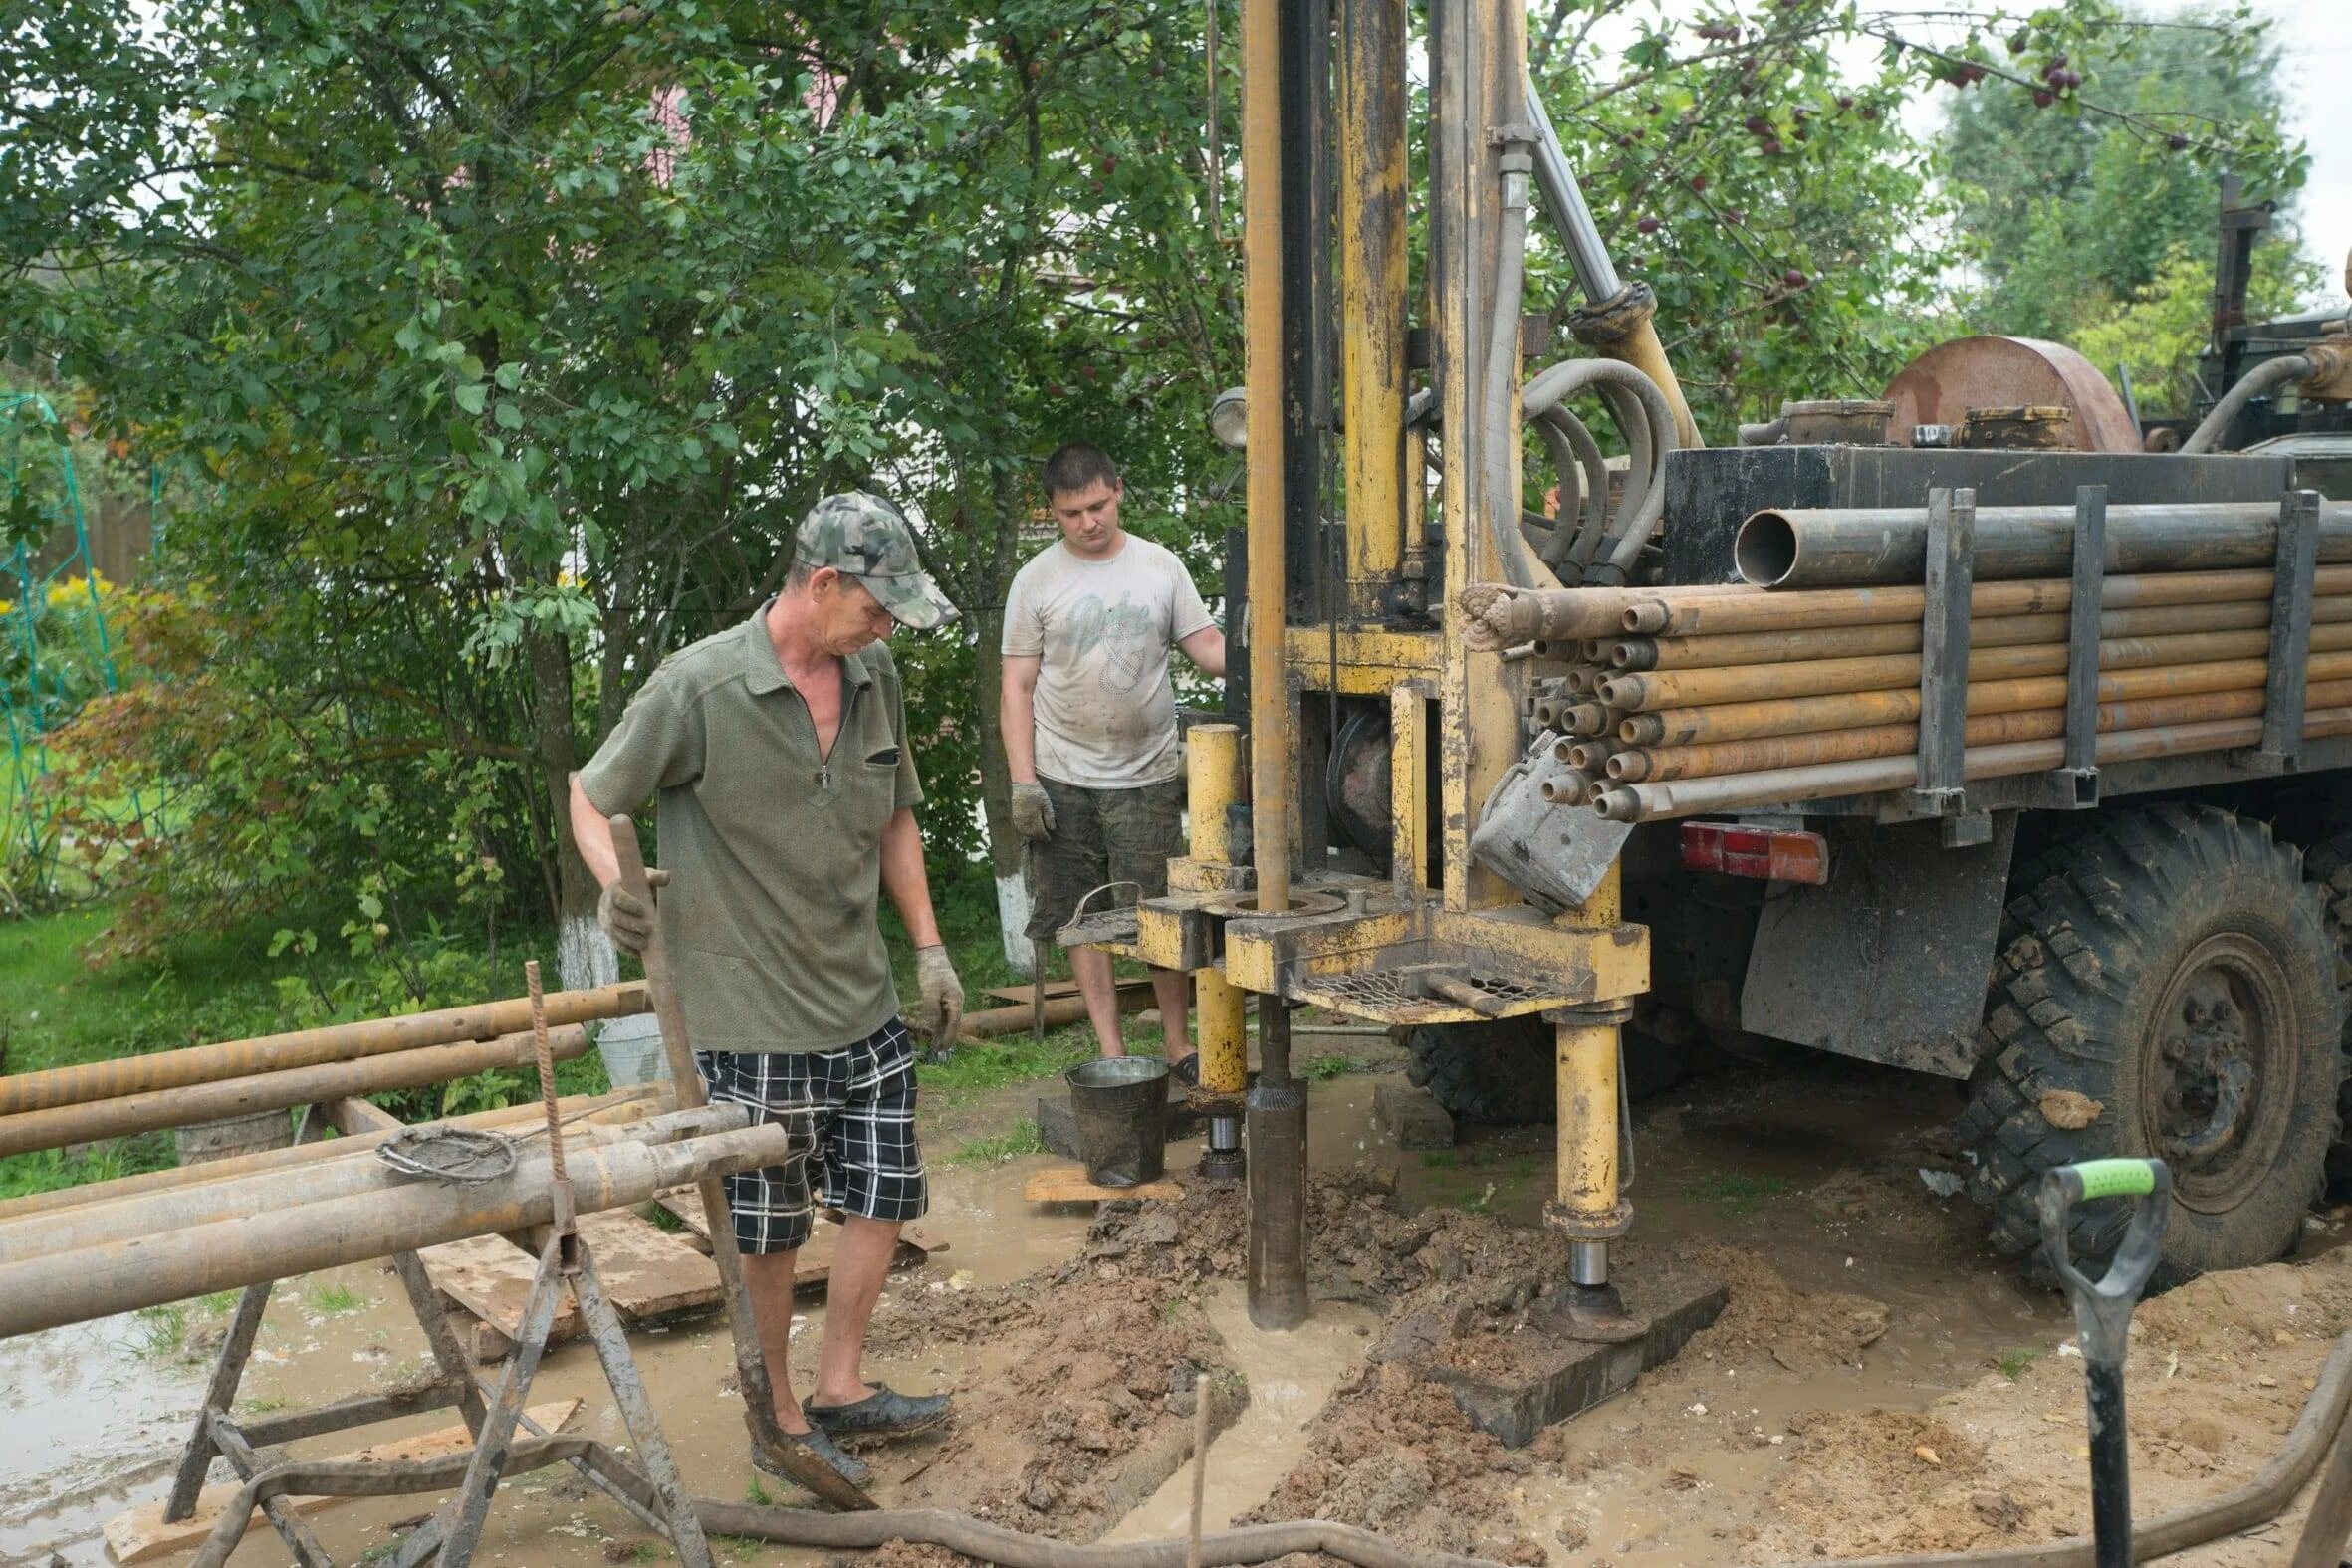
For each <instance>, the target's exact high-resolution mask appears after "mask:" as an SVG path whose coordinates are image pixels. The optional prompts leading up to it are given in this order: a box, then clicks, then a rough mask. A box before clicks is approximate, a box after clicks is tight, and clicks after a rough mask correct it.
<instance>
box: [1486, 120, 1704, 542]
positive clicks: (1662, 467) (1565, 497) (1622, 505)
mask: <svg viewBox="0 0 2352 1568" xmlns="http://www.w3.org/2000/svg"><path fill="white" fill-rule="evenodd" d="M1528 165H1529V159H1528V157H1527V154H1525V153H1524V152H1511V153H1506V154H1505V157H1504V164H1503V221H1502V231H1503V232H1502V236H1501V238H1502V244H1501V246H1500V249H1499V251H1498V254H1497V257H1496V262H1495V291H1494V296H1493V310H1494V316H1493V319H1492V322H1491V324H1490V329H1489V336H1488V341H1487V367H1486V368H1487V375H1486V386H1485V395H1484V398H1483V400H1482V404H1481V408H1480V416H1481V422H1482V424H1483V427H1484V430H1485V434H1486V438H1487V449H1486V450H1487V458H1486V475H1485V478H1486V498H1485V511H1486V514H1487V528H1488V533H1489V536H1490V538H1491V539H1492V541H1493V545H1494V550H1495V558H1496V563H1497V564H1498V565H1499V566H1500V567H1501V568H1502V572H1503V578H1504V580H1505V581H1506V582H1508V583H1510V584H1511V585H1512V586H1513V587H1518V588H1532V587H1534V586H1536V585H1537V582H1538V578H1537V575H1536V568H1535V564H1534V562H1533V560H1530V559H1529V553H1528V547H1527V542H1526V540H1525V539H1524V538H1523V537H1522V535H1521V533H1520V529H1519V518H1518V516H1517V509H1516V508H1513V507H1512V506H1510V505H1509V504H1508V498H1509V497H1510V496H1511V494H1512V492H1513V489H1514V486H1513V485H1512V477H1513V476H1512V458H1513V453H1514V451H1515V445H1514V443H1513V442H1512V440H1511V428H1510V423H1511V394H1512V387H1513V383H1514V380H1515V378H1516V377H1517V376H1518V374H1519V361H1520V352H1519V320H1520V296H1521V291H1522V289H1523V286H1524V285H1525V283H1526V277H1527V272H1526V265H1527V239H1528ZM1586 389H1592V390H1596V391H1597V392H1598V393H1599V394H1600V397H1601V401H1602V403H1603V404H1604V405H1605V406H1606V407H1607V408H1608V410H1609V414H1610V417H1611V418H1613V419H1614V420H1615V421H1616V424H1617V427H1618V429H1619V431H1620V432H1621V433H1622V434H1623V435H1624V437H1625V446H1626V451H1627V453H1628V455H1629V459H1630V461H1629V465H1628V468H1627V471H1626V476H1625V489H1624V494H1623V497H1622V498H1621V499H1620V500H1619V502H1618V504H1617V507H1616V509H1615V515H1614V518H1613V519H1612V518H1611V517H1610V513H1609V507H1608V469H1607V466H1606V464H1605V463H1603V462H1602V461H1601V460H1600V446H1599V443H1598V442H1596V441H1594V440H1593V438H1592V432H1591V431H1590V430H1589V429H1587V428H1586V427H1585V425H1584V423H1583V421H1582V420H1580V419H1578V418H1577V417H1576V416H1575V414H1573V413H1571V412H1570V411H1568V409H1567V408H1565V407H1563V406H1562V404H1563V403H1564V402H1565V400H1566V399H1567V398H1569V397H1571V396H1573V395H1574V394H1576V393H1578V392H1581V391H1584V390H1586ZM1520 417H1521V418H1522V419H1523V420H1527V421H1529V422H1531V423H1533V424H1534V425H1535V427H1536V430H1537V433H1538V434H1539V435H1541V436H1542V437H1543V439H1544V441H1545V443H1546V445H1547V446H1548V447H1549V448H1550V450H1551V454H1552V457H1553V459H1554V461H1555V463H1556V464H1557V466H1558V469H1559V472H1560V480H1561V484H1560V515H1559V516H1558V517H1557V518H1555V519H1553V520H1552V528H1551V537H1550V538H1549V540H1547V541H1546V542H1545V546H1544V549H1543V552H1542V558H1541V559H1542V561H1543V564H1544V565H1545V566H1548V567H1549V568H1551V570H1552V572H1553V573H1554V574H1555V575H1556V576H1558V578H1559V579H1560V580H1561V581H1562V582H1564V583H1567V584H1569V585H1571V586H1572V585H1574V584H1576V583H1578V582H1584V581H1590V582H1594V583H1598V584H1605V585H1614V584H1617V583H1621V582H1624V581H1625V580H1626V579H1627V577H1628V576H1629V575H1630V574H1631V572H1632V570H1633V566H1634V562H1635V561H1636V560H1638V559H1639V557H1640V555H1641V551H1642V547H1643V546H1644V545H1646V544H1648V543H1649V539H1650V535H1651V534H1652V533H1654V532H1656V530H1657V527H1658V519H1659V518H1660V517H1661V516H1662V515H1664V513H1665V510H1666V483H1665V480H1666V456H1667V454H1668V453H1670V452H1672V451H1674V450H1675V449H1676V447H1677V446H1678V445H1679V444H1680V443H1679V438H1678V436H1677V432H1676V426H1675V419H1674V407H1673V405H1672V404H1671V403H1669V402H1668V401H1667V398H1666V394H1665V393H1664V392H1663V391H1662V390H1660V389H1659V386H1658V383H1657V382H1655V381H1653V380H1651V379H1650V378H1649V376H1647V375H1645V374H1643V373H1642V372H1641V371H1640V370H1639V369H1637V368H1635V367H1634V366H1632V365H1630V364H1627V363H1625V362H1624V361H1623V360H1620V359H1571V360H1567V361H1565V362H1563V363H1560V364H1555V365H1553V366H1551V367H1550V368H1549V369H1547V370H1544V371H1543V372H1542V373H1541V374H1539V375H1537V376H1536V377H1535V378H1534V379H1533V380H1532V381H1530V382H1529V383H1528V384H1527V386H1526V387H1525V389H1524V390H1523V391H1522V393H1521V398H1520ZM1563 446H1564V448H1565V450H1564V451H1563V450H1562V448H1563ZM1568 458H1573V459H1574V462H1573V463H1571V462H1569V461H1567V460H1566V459H1568ZM1579 470H1581V480H1580V481H1579V478H1578V471H1579ZM1571 486H1572V487H1574V488H1575V489H1576V490H1577V491H1578V492H1579V496H1578V500H1579V501H1580V502H1581V503H1582V505H1581V507H1580V508H1579V507H1578V506H1577V505H1575V504H1572V503H1571V501H1570V499H1569V490H1570V487H1571ZM1579 510H1581V512H1582V517H1581V519H1580V520H1579V521H1578V523H1577V526H1576V527H1575V528H1574V529H1572V530H1571V529H1570V528H1569V526H1568V519H1569V518H1570V516H1571V515H1572V514H1573V513H1575V512H1577V511H1579Z"/></svg>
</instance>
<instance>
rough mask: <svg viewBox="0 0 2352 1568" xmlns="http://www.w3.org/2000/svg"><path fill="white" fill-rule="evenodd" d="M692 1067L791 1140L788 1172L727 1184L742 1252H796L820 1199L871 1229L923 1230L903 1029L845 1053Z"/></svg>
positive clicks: (717, 1060)
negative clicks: (892, 1223) (884, 1225)
mask: <svg viewBox="0 0 2352 1568" xmlns="http://www.w3.org/2000/svg"><path fill="white" fill-rule="evenodd" d="M694 1065H695V1067H696V1069H697V1070H699V1071H700V1072H701V1074H702V1082H703V1087H704V1088H706V1089H708V1090H709V1091H710V1097H711V1098H712V1099H714V1100H732V1101H734V1102H735V1103H737V1104H739V1105H748V1106H750V1107H752V1109H753V1110H754V1111H756V1112H758V1113H759V1117H760V1119H761V1120H762V1121H768V1122H778V1123H781V1124H782V1125H784V1126H785V1127H786V1128H788V1129H790V1130H791V1133H792V1153H791V1155H790V1156H789V1157H788V1158H787V1159H786V1161H785V1163H784V1164H782V1165H771V1166H764V1167H762V1168H761V1169H759V1170H756V1171H738V1172H736V1173H735V1174H734V1175H733V1176H730V1177H728V1178H727V1208H728V1209H729V1211H730V1212H732V1213H733V1215H734V1217H735V1244H736V1246H737V1247H738V1248H739V1249H741V1250H743V1251H746V1252H791V1251H797V1250H799V1248H800V1247H801V1246H802V1244H803V1243H805V1242H806V1241H807V1240H808V1239H809V1231H810V1227H811V1225H812V1224H813V1222H814V1220H815V1206H814V1204H813V1202H812V1190H813V1189H814V1193H815V1195H816V1196H818V1197H822V1198H823V1201H824V1206H825V1207H826V1208H827V1209H838V1210H840V1211H841V1212H842V1213H843V1214H847V1215H856V1216H859V1217H861V1218H863V1219H867V1220H898V1221H906V1220H919V1219H921V1218H922V1217H923V1215H924V1213H925V1212H926V1211H927V1210H929V1208H930V1207H931V1189H930V1183H929V1180H928V1179H927V1178H926V1177H925V1176H924V1174H923V1149H922V1145H921V1144H920V1143H918V1142H917V1141H916V1139H915V1047H914V1038H913V1036H912V1035H910V1034H908V1033H907V1030H906V1025H905V1023H903V1022H901V1021H900V1020H899V1019H897V1018H892V1019H891V1020H890V1021H889V1022H887V1023H885V1024H883V1025H882V1026H881V1027H880V1028H878V1029H876V1030H875V1031H874V1032H873V1033H872V1034H871V1035H869V1036H867V1037H866V1038H864V1039H861V1040H859V1041H858V1042H857V1043H856V1044H854V1045H844V1046H842V1047H841V1048H840V1049H839V1050H825V1051H810V1052H806V1053H800V1054H790V1055H788V1054H785V1053H783V1052H766V1051H696V1052H695V1053H694Z"/></svg>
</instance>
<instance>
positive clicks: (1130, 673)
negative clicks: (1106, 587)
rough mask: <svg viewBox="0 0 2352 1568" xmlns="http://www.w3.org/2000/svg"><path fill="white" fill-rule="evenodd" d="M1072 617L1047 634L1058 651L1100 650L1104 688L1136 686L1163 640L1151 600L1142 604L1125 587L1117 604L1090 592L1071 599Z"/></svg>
mask: <svg viewBox="0 0 2352 1568" xmlns="http://www.w3.org/2000/svg"><path fill="white" fill-rule="evenodd" d="M1067 613H1068V619H1067V620H1066V621H1064V622H1063V623H1062V624H1061V625H1059V626H1058V627H1056V628H1054V629H1053V630H1052V631H1051V632H1049V633H1048V640H1049V641H1050V642H1052V643H1055V644H1057V645H1058V646H1057V650H1056V651H1058V652H1060V653H1064V654H1066V655H1068V656H1069V657H1070V658H1071V659H1073V660H1075V659H1083V658H1086V657H1087V656H1088V655H1090V654H1093V653H1094V652H1096V651H1097V650H1099V651H1100V653H1101V655H1102V664H1101V669H1100V671H1099V673H1098V674H1097V676H1096V679H1097V680H1098V681H1099V682H1100V683H1101V686H1102V689H1103V690H1104V691H1106V692H1111V693H1114V694H1120V695H1123V694H1125V693H1127V692H1131V691H1133V690H1134V689H1135V687H1136V685H1137V684H1138V683H1139V682H1140V681H1141V680H1142V679H1143V672H1144V670H1145V669H1146V668H1147V667H1148V666H1149V665H1150V663H1151V654H1152V650H1153V649H1154V648H1155V647H1157V646H1158V645H1159V643H1160V640H1161V639H1160V637H1159V636H1158V632H1159V618H1160V617H1159V614H1158V612H1157V610H1156V609H1155V608H1154V607H1153V606H1152V605H1149V604H1138V603H1136V602H1135V601H1134V599H1133V597H1132V596H1130V595H1129V594H1127V593H1125V592H1121V593H1120V594H1119V601H1118V602H1117V603H1116V604H1111V605H1105V604H1104V603H1103V602H1102V595H1101V594H1099V593H1089V594H1086V595H1085V596H1084V597H1082V598H1080V599H1078V600H1076V601H1075V602H1073V603H1072V604H1071V605H1070V606H1069V609H1068V612H1067Z"/></svg>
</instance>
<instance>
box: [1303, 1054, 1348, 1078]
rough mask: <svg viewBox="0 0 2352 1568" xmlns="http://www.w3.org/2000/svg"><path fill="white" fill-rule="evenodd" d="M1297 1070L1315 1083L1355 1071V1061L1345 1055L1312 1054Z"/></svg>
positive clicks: (1344, 1075)
mask: <svg viewBox="0 0 2352 1568" xmlns="http://www.w3.org/2000/svg"><path fill="white" fill-rule="evenodd" d="M1298 1070H1299V1071H1300V1072H1302V1073H1304V1074H1305V1075H1306V1076H1307V1077H1309V1078H1312V1079H1314V1080H1315V1082H1317V1083H1328V1082H1330V1081H1331V1080H1332V1079H1333V1078H1344V1077H1346V1076H1347V1075H1348V1074H1349V1073H1351V1072H1353V1071H1355V1062H1354V1060H1353V1059H1352V1058H1350V1057H1347V1056H1339V1055H1329V1056H1312V1057H1309V1058H1307V1062H1306V1065H1305V1066H1303V1067H1300V1068H1299V1069H1298Z"/></svg>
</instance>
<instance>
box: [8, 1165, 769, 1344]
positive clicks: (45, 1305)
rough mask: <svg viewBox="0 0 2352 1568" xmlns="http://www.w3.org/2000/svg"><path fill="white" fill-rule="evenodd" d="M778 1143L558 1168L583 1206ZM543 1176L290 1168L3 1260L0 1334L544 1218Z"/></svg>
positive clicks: (661, 1188)
mask: <svg viewBox="0 0 2352 1568" xmlns="http://www.w3.org/2000/svg"><path fill="white" fill-rule="evenodd" d="M788 1143H789V1134H788V1132H787V1130H786V1129H785V1128H784V1127H783V1126H782V1125H780V1124H773V1123H771V1124H764V1125H761V1126H756V1127H746V1128H743V1129H741V1130H739V1131H734V1132H725V1133H717V1134H713V1135H712V1136H709V1137H705V1138H694V1139H690V1140H688V1141H686V1142H683V1143H674V1144H663V1145H658V1146H651V1145H646V1144H639V1143H622V1144H614V1145H612V1146H611V1147H609V1148H603V1149H583V1150H580V1151H578V1152H577V1153H576V1154H574V1155H573V1156H572V1157H571V1158H570V1159H568V1160H567V1162H566V1171H567V1174H568V1175H569V1177H570V1178H571V1182H572V1193H573V1200H574V1207H575V1209H576V1210H577V1212H579V1213H581V1214H593V1213H595V1212H596V1211H598V1210H602V1209H619V1208H622V1207H624V1206H626V1205H629V1204H641V1203H643V1202H645V1201H646V1200H647V1199H649V1198H651V1197H652V1196H653V1195H654V1194H656V1193H660V1192H666V1191H668V1190H669V1189H670V1188H673V1187H688V1186H692V1185H693V1184H695V1183H696V1182H699V1181H701V1180H702V1179H703V1178H705V1177H714V1176H723V1175H726V1174H728V1173H730V1172H734V1171H745V1170H750V1169H753V1168H754V1167H757V1166H763V1165H780V1164H782V1163H783V1162H784V1160H785V1158H786V1156H787V1154H788V1152H789V1150H788V1147H787V1145H788ZM548 1179H549V1170H548V1162H547V1160H546V1159H545V1158H544V1157H542V1158H536V1159H527V1160H524V1161H522V1162H521V1163H520V1164H518V1165H517V1166H516V1168H515V1170H514V1171H513V1172H512V1173H510V1174H509V1175H507V1176H504V1177H501V1178H499V1179H498V1180H497V1181H493V1182H484V1183H481V1184H479V1185H476V1186H471V1187H451V1186H443V1185H441V1184H439V1183H424V1182H419V1183H411V1184H409V1185H408V1186H405V1187H399V1188H394V1189H392V1190H390V1191H388V1192H372V1193H357V1194H351V1195H347V1196H345V1197H342V1198H330V1199H326V1200H324V1201H322V1202H319V1203H306V1202H303V1201H302V1197H301V1188H300V1187H299V1185H298V1182H299V1177H298V1176H293V1175H290V1176H289V1177H288V1178H287V1189H288V1191H287V1194H286V1196H285V1199H284V1200H283V1201H282V1202H281V1204H280V1206H279V1207H277V1208H274V1209H270V1210H267V1211H264V1212H262V1213H259V1214H253V1215H247V1216H245V1217H243V1218H241V1219H236V1220H219V1221H214V1222H213V1223H211V1224H209V1225H198V1226H189V1227H188V1228H186V1229H185V1230H181V1231H174V1232H168V1233H165V1234H162V1235H145V1236H139V1237H137V1238H135V1239H133V1240H128V1241H115V1242H109V1243H107V1244H105V1245H103V1246H92V1247H83V1248H80V1249H77V1250H75V1251H71V1252H60V1253H56V1254H54V1255H51V1256H47V1257H38V1258H32V1259H30V1260H27V1261H21V1262H14V1263H0V1339H4V1338H7V1337H9V1336H10V1335H14V1334H29V1333H32V1332H33V1331H34V1330H36V1329H43V1328H55V1327H56V1326H57V1325H59V1324H61V1323H80V1322H86V1321H88V1320H89V1319H91V1318H98V1317H108V1316H111V1315H113V1314H114V1313H117V1312H128V1311H132V1310H135V1309H136V1308H139V1307H143V1306H160V1305H162V1304H163V1303H165V1302H169V1301H184V1300H186V1299H187V1298H188V1297H190V1296H200V1295H204V1294H206V1293H207V1292H209V1291H214V1290H230V1289H234V1288H236V1287H238V1286H241V1285H250V1284H258V1283H260V1282H262V1281H264V1280H270V1279H283V1278H285V1277H287V1276H288V1275H290V1274H306V1273H309V1272H311V1271H312V1270H314V1269H320V1268H333V1267H335V1266H337V1265H338V1264H341V1263H357V1262H363V1261H365V1260H366V1259H368V1258H373V1257H385V1256H388V1255H390V1254H391V1253H393V1252H406V1251H414V1250H416V1249H418V1248H420V1247H427V1246H434V1245H438V1244H439V1243H440V1242H443V1241H458V1240H463V1239H465V1238H467V1237H469V1236H477V1235H499V1234H504V1233H506V1232H513V1231H522V1230H526V1229H528V1228H530V1227H532V1226H536V1225H545V1224H547V1223H548V1221H549V1218H550V1216H551V1215H552V1213H553V1208H552V1204H553V1200H552V1199H551V1197H550V1194H549V1189H548Z"/></svg>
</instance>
